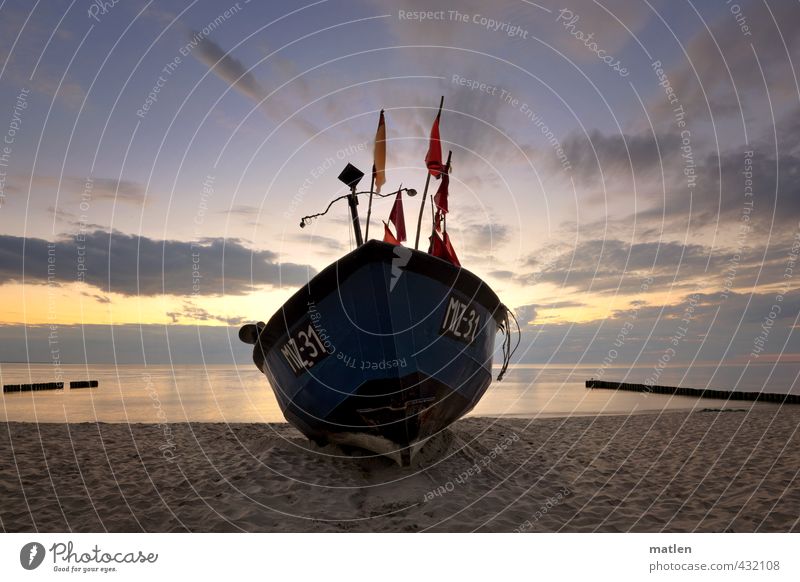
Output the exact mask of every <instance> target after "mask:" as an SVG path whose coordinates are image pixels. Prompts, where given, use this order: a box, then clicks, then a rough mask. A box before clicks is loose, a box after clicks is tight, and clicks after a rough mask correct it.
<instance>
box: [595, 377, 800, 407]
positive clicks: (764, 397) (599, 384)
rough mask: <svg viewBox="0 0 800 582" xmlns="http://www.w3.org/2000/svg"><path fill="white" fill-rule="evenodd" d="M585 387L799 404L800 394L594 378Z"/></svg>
mask: <svg viewBox="0 0 800 582" xmlns="http://www.w3.org/2000/svg"><path fill="white" fill-rule="evenodd" d="M586 387H587V388H603V389H607V390H625V391H627V392H645V393H650V392H652V393H654V394H670V395H675V396H692V397H695V398H714V399H717V400H749V401H753V402H756V401H757V402H775V403H778V404H800V394H777V393H774V392H734V391H727V390H711V389H698V388H679V387H676V386H655V385H653V386H651V385H649V384H629V383H626V382H608V381H606V380H594V379H591V380H586Z"/></svg>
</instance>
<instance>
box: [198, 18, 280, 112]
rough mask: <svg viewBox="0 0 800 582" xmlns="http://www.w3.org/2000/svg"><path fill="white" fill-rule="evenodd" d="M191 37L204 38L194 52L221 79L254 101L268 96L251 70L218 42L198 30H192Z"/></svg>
mask: <svg viewBox="0 0 800 582" xmlns="http://www.w3.org/2000/svg"><path fill="white" fill-rule="evenodd" d="M190 38H202V40H201V41H200V43H199V44H198V45H197V47H196V48H195V49H194V52H193V54H194V55H195V57H197V60H199V61H200V62H202V63H203V64H205V65H207V66H208V68H210V69H211V71H212V72H213V73H214V74H215V75H217V76H218V77H219V78H220V79H222V80H223V81H225V82H226V83H228V85H230V86H231V87H233V88H234V89H236V90H238V91H240V92H241V93H243V94H244V95H246V96H248V97H250V99H252V100H253V101H256V102H260V101H261V100H263V99H264V98H265V97H266V96H267V91H266V90H264V88H263V87H261V85H259V84H258V81H256V79H255V77H253V74H252V73H251V72H250V70H249V69H248V68H247V67H245V66H244V65H243V64H242V63H241V62H240V61H238V60H236V59H235V58H233V57H232V56H231V55H230V54H229V53H228V52H227V51H226V50H224V49H223V48H222V47H220V46H219V45H218V44H217V43H215V42H214V41H212V40H211V39H209V38H208V37H203V35H202V34H200V33H199V32H197V31H191V32H190Z"/></svg>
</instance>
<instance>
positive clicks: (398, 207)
mask: <svg viewBox="0 0 800 582" xmlns="http://www.w3.org/2000/svg"><path fill="white" fill-rule="evenodd" d="M389 222H391V223H393V224H394V230H395V232H396V233H397V240H398V241H400V242H403V241H404V240H406V218H405V215H404V214H403V197H402V194H401V193H400V190H398V191H397V197H396V198H395V199H394V204H393V205H392V211H391V212H390V213H389Z"/></svg>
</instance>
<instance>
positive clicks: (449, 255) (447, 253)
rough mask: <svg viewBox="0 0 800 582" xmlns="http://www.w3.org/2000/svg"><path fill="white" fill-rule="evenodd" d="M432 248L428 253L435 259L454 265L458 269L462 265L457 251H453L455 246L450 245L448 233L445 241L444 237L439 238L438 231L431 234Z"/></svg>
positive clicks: (445, 235)
mask: <svg viewBox="0 0 800 582" xmlns="http://www.w3.org/2000/svg"><path fill="white" fill-rule="evenodd" d="M430 240H431V246H430V248H429V249H428V253H429V254H431V255H433V256H434V257H439V258H440V259H444V260H445V261H448V262H449V263H452V264H454V265H455V266H456V267H460V266H461V263H460V262H459V261H458V257H457V256H456V251H455V250H454V249H453V245H452V244H450V237H449V236H448V235H447V233H445V234H444V240H442V237H440V236H439V233H438V232H437V231H433V234H431V238H430Z"/></svg>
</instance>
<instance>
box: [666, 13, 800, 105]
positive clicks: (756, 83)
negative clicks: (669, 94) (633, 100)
mask: <svg viewBox="0 0 800 582" xmlns="http://www.w3.org/2000/svg"><path fill="white" fill-rule="evenodd" d="M739 6H740V7H741V11H742V15H743V16H744V17H745V18H746V20H747V24H748V26H749V32H750V33H749V35H747V36H745V35H744V34H743V32H742V31H741V30H740V28H739V26H738V25H737V24H736V22H735V20H734V16H733V14H731V13H730V12H729V10H723V11H722V14H721V15H720V16H719V17H717V18H716V19H715V20H714V21H713V22H711V23H710V30H707V29H706V28H705V27H698V32H697V33H696V34H695V36H694V37H693V38H691V39H690V40H689V41H688V42H687V43H686V54H687V57H688V61H685V60H682V61H680V62H679V63H678V64H676V65H675V66H673V67H672V68H670V69H669V70H668V71H667V76H668V78H669V81H670V83H671V85H672V87H673V89H674V90H675V93H676V94H677V95H678V96H679V98H680V102H681V104H682V105H683V106H684V108H685V109H686V110H687V111H689V112H695V113H699V114H700V115H703V116H705V115H707V112H708V108H709V106H710V107H711V110H712V112H713V114H714V115H716V116H720V115H725V114H727V115H735V116H740V115H741V114H742V109H741V108H740V101H741V102H742V108H743V109H744V110H745V111H744V115H745V116H746V117H748V116H750V115H758V116H760V117H761V118H762V119H763V117H764V116H765V111H764V109H765V108H767V107H768V106H769V105H768V104H767V102H766V96H765V94H764V83H763V81H762V76H761V75H762V70H763V74H764V76H765V77H766V82H767V83H768V85H769V91H770V98H771V100H772V106H776V105H778V104H780V103H782V102H790V101H795V102H796V99H797V90H796V87H795V75H794V71H793V67H792V61H794V62H795V63H796V62H797V61H798V59H800V35H798V34H797V33H796V31H797V28H798V26H800V12H798V10H797V4H796V3H794V2H772V3H769V4H767V3H764V2H758V1H755V0H753V1H751V2H741V3H739ZM784 43H785V45H784ZM656 99H657V101H656V102H655V103H654V104H653V107H652V108H651V109H652V111H653V112H654V113H655V114H656V115H657V116H659V117H661V119H665V120H670V119H671V118H672V116H673V112H672V108H673V105H670V104H669V103H668V102H667V101H666V99H665V98H664V96H663V93H661V94H659V96H658V97H657V98H656Z"/></svg>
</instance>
